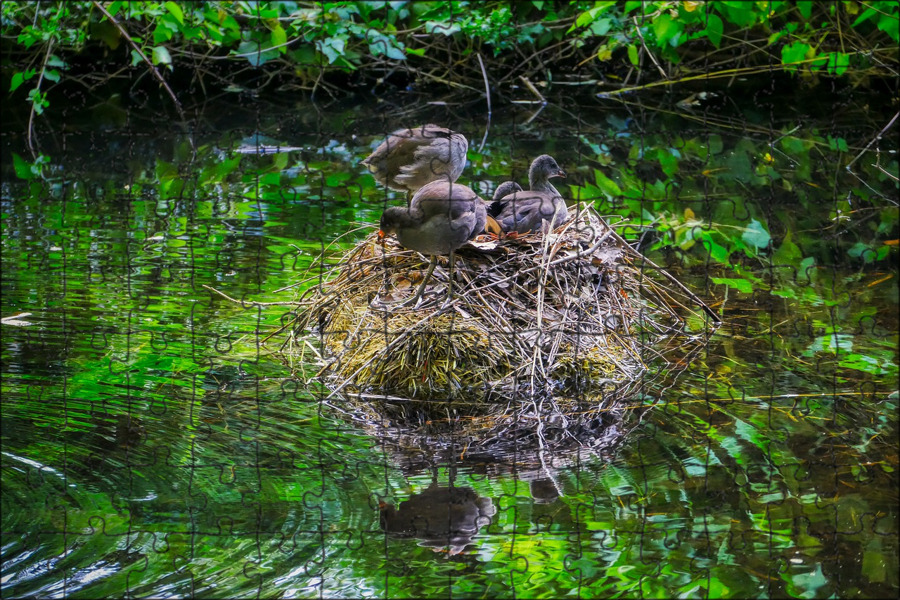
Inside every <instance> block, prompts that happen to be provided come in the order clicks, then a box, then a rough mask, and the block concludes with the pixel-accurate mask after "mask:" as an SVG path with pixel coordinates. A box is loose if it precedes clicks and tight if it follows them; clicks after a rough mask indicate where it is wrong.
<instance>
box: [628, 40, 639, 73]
mask: <svg viewBox="0 0 900 600" xmlns="http://www.w3.org/2000/svg"><path fill="white" fill-rule="evenodd" d="M628 60H629V61H631V64H632V65H634V66H635V67H637V66H638V65H639V64H640V61H639V60H638V51H637V46H635V45H634V44H631V45H629V46H628Z"/></svg>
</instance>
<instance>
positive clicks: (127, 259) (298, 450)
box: [2, 92, 898, 598]
mask: <svg viewBox="0 0 900 600" xmlns="http://www.w3.org/2000/svg"><path fill="white" fill-rule="evenodd" d="M770 96H771V94H768V93H764V94H756V95H755V96H753V97H752V101H750V102H747V105H746V106H744V107H739V106H738V104H740V101H744V100H746V99H745V98H741V97H740V96H738V97H736V98H735V99H730V100H729V101H728V102H723V103H722V104H720V105H717V106H712V107H698V108H696V109H694V110H692V111H685V110H680V109H678V108H677V107H676V104H675V103H676V101H678V100H680V98H671V99H656V100H655V101H654V105H653V106H639V105H636V104H630V105H627V106H619V105H614V104H611V103H606V104H601V103H600V102H599V101H596V100H594V101H592V100H590V99H588V100H581V101H575V100H566V101H564V102H563V103H562V105H558V106H551V107H547V108H546V109H544V110H543V111H541V112H540V113H538V114H536V115H535V114H533V113H530V112H528V111H527V110H525V109H521V108H515V109H511V108H510V109H508V110H506V111H504V112H503V113H502V114H500V115H499V116H498V115H497V114H495V115H494V119H493V121H492V123H491V126H490V130H489V132H488V135H487V138H486V143H485V145H484V146H483V148H480V146H481V142H482V137H483V136H484V133H485V131H484V130H485V125H486V115H485V114H483V113H482V112H480V111H481V107H480V106H479V105H478V104H477V103H476V104H473V105H468V106H467V105H452V104H451V105H449V106H435V105H428V104H417V105H409V106H402V107H396V106H392V107H381V106H379V105H377V104H375V103H373V102H372V101H371V99H368V98H362V99H360V100H358V101H352V102H347V103H344V104H338V103H335V104H331V105H313V104H304V103H302V102H300V101H297V100H293V101H290V102H287V101H285V102H283V103H281V104H277V103H273V104H265V105H263V104H254V103H244V102H242V101H240V100H239V101H235V102H229V103H227V104H224V105H219V106H210V107H207V109H206V110H203V111H201V112H199V113H198V114H199V116H198V117H197V119H196V121H195V122H192V124H191V127H190V132H187V131H185V130H184V128H182V127H180V126H179V124H177V123H175V122H173V121H171V120H166V121H160V120H159V119H158V118H157V119H150V118H146V117H145V116H144V115H146V114H157V115H158V111H159V109H154V110H149V109H148V108H147V107H139V106H131V105H128V104H127V102H125V101H124V100H121V99H118V98H114V99H113V100H110V101H107V102H106V103H105V104H102V103H101V104H93V105H92V108H83V107H80V106H72V107H69V108H68V109H67V110H65V111H64V112H63V113H61V114H57V115H55V116H54V119H55V121H53V123H54V128H53V130H52V131H50V130H49V129H39V134H40V135H39V140H40V142H41V143H42V144H43V146H42V147H43V148H44V152H45V153H46V154H47V155H49V156H50V157H51V159H50V161H49V164H48V165H47V166H46V167H45V174H44V177H40V178H34V179H31V180H26V179H23V178H22V177H21V176H20V177H17V176H16V171H15V169H14V164H15V163H14V160H13V153H16V154H18V155H19V156H27V153H26V151H25V149H24V139H23V137H22V136H21V135H19V134H17V132H20V131H24V129H25V125H24V120H25V119H26V118H27V115H26V116H25V117H23V116H22V115H18V114H13V113H5V114H4V126H3V131H4V136H3V148H2V151H3V185H2V219H3V240H2V250H3V253H2V292H3V296H2V316H3V317H8V316H10V315H13V314H16V313H20V312H27V313H31V314H30V315H28V316H23V317H20V319H19V322H18V323H13V324H4V325H3V328H2V334H3V338H2V360H3V382H2V383H3V388H2V391H3V403H2V411H3V414H2V416H3V421H2V432H3V441H2V444H3V448H2V451H3V453H2V457H3V458H2V468H3V494H2V508H3V517H2V518H3V522H2V523H3V524H2V530H3V541H2V560H3V570H2V589H3V596H4V597H9V598H13V597H26V596H40V597H61V596H66V597H68V596H71V597H85V598H95V597H104V596H128V597H148V596H152V597H161V596H179V597H180V596H187V595H198V596H204V597H257V596H264V597H288V598H291V597H346V596H352V597H369V596H373V597H440V598H447V597H451V596H452V597H503V598H512V597H519V598H531V597H562V596H567V595H568V596H579V597H608V596H623V597H636V596H659V597H671V596H676V595H677V596H684V597H707V596H709V597H747V596H761V597H770V596H775V597H783V596H797V597H826V596H840V597H878V596H888V595H890V596H895V595H896V594H897V588H898V580H897V572H898V548H897V500H898V498H897V489H898V488H897V475H896V469H897V467H898V465H897V444H896V441H897V402H898V400H897V393H896V389H897V334H898V325H897V318H896V312H897V303H898V292H897V277H896V274H897V273H896V264H897V263H896V261H897V251H896V245H891V244H885V243H884V242H885V241H889V240H890V239H894V240H895V239H896V237H897V231H896V225H895V224H896V207H897V204H896V184H895V183H893V182H892V180H891V179H890V177H882V176H880V175H879V173H880V171H879V170H878V169H877V168H874V167H873V166H872V165H876V164H877V165H879V166H881V167H882V168H883V170H887V171H888V172H892V173H893V174H894V175H896V172H897V163H896V154H895V153H894V154H893V155H891V154H890V150H894V151H896V147H895V146H894V147H891V148H888V147H885V146H884V144H886V143H887V142H882V144H879V145H878V147H877V148H873V149H872V151H871V152H870V153H867V154H866V155H865V157H864V159H863V160H861V161H860V164H859V166H858V168H857V169H855V173H856V175H854V174H850V173H846V172H844V170H843V169H839V168H838V167H837V166H836V165H837V164H838V162H839V161H841V160H843V161H844V163H846V162H847V158H846V157H847V156H853V155H855V154H857V153H858V152H859V151H860V150H861V149H862V147H863V146H864V145H865V144H866V143H867V142H868V141H869V140H870V139H871V138H872V137H873V136H874V134H875V133H877V131H878V130H879V129H880V128H881V127H883V125H884V124H885V123H886V122H887V120H888V118H889V117H890V115H889V114H888V112H887V110H886V109H885V111H884V113H883V114H882V113H878V110H880V109H879V107H878V102H877V100H875V99H871V98H856V97H854V96H853V95H852V94H850V93H846V92H843V93H839V92H835V93H834V95H832V96H829V97H827V98H821V99H819V101H820V102H821V103H822V105H821V106H815V105H812V104H811V103H810V102H799V101H795V99H793V98H783V97H782V98H772V97H770ZM864 104H865V105H866V106H867V107H870V108H868V109H867V110H872V111H873V112H874V113H875V114H871V113H865V111H864V110H863V109H862V108H861V107H862V106H863V105H864ZM801 107H802V109H801ZM834 107H838V108H840V110H835V108H834ZM776 115H777V116H776ZM881 117H884V118H883V119H882V118H881ZM426 121H435V122H440V123H443V124H446V125H448V126H450V127H453V128H454V129H459V130H461V131H464V132H465V133H466V134H467V135H468V137H469V139H470V151H469V159H470V164H469V166H468V168H467V171H466V173H465V174H464V175H463V180H464V182H466V183H468V184H469V185H471V186H472V187H474V188H476V189H478V190H480V191H481V192H482V194H483V195H485V196H487V195H489V194H490V191H491V190H492V189H493V186H494V185H495V184H496V183H498V182H499V181H502V180H504V179H508V178H509V176H510V175H513V176H515V177H516V178H518V179H520V180H522V179H524V174H525V170H526V168H527V165H528V163H529V161H530V159H531V158H533V157H534V156H535V155H537V154H539V153H542V152H549V153H551V154H553V155H554V156H555V157H556V158H557V159H558V161H559V162H560V164H561V165H562V166H563V168H565V169H566V170H567V172H569V177H568V178H567V179H566V181H565V183H566V184H568V187H566V186H560V187H561V189H564V190H567V193H568V195H569V197H570V198H579V199H582V200H588V201H594V202H595V204H596V205H597V206H598V208H599V209H600V210H601V211H602V212H604V213H605V214H609V215H616V214H619V215H626V216H628V217H630V218H631V222H632V223H633V224H634V227H633V228H632V229H631V230H630V231H629V235H630V237H633V238H635V239H636V238H638V237H639V236H643V239H642V242H643V244H644V247H645V248H646V249H647V251H648V252H649V253H650V254H651V256H653V257H654V259H655V260H657V261H659V262H662V263H665V264H666V265H667V266H668V267H669V268H670V269H671V270H672V271H673V272H674V273H676V274H678V276H679V278H680V279H682V280H683V281H685V282H686V283H687V284H688V285H689V286H690V287H691V288H692V289H693V290H695V291H696V292H697V293H699V294H701V295H702V296H703V297H705V298H707V299H708V300H709V303H710V304H711V305H712V306H713V307H714V309H715V310H716V311H717V312H718V313H719V314H720V315H721V316H722V317H723V319H724V321H725V323H724V325H723V326H722V327H720V328H718V329H717V330H715V331H714V330H713V329H712V328H710V327H704V326H703V325H702V324H701V325H700V326H699V327H698V328H699V331H701V332H702V333H703V334H704V335H705V336H706V337H705V343H704V345H703V347H702V348H701V349H700V351H699V352H698V353H697V355H696V356H695V357H694V358H693V360H691V361H689V362H685V363H684V364H679V365H675V364H673V365H669V366H664V365H661V366H656V367H654V369H655V370H652V371H651V372H650V373H648V375H647V378H646V381H645V382H644V383H643V384H642V385H640V386H638V388H639V389H638V391H637V392H636V393H635V395H634V397H632V398H629V399H628V404H627V408H626V409H625V410H623V411H622V414H621V415H618V416H617V417H616V422H615V432H616V433H615V434H614V435H610V436H609V438H608V439H606V440H605V441H604V442H603V444H602V445H601V446H602V447H597V448H594V449H593V450H589V449H575V448H573V449H571V450H570V451H566V452H560V453H557V454H551V455H538V454H537V453H534V452H528V451H523V452H521V453H518V452H516V451H510V449H509V447H508V446H505V447H504V450H503V451H502V452H501V451H498V452H496V453H493V454H492V453H489V452H485V453H479V454H476V455H470V454H467V453H466V452H465V447H466V443H467V440H466V439H464V437H460V436H454V435H452V434H449V435H448V437H447V438H446V439H445V440H444V441H443V442H441V443H438V444H435V445H434V446H433V447H431V446H425V447H418V446H415V447H410V445H411V440H410V439H404V438H403V437H402V435H401V436H397V435H390V436H381V435H379V434H378V433H377V431H375V430H374V429H371V428H366V427H365V426H364V425H363V424H360V423H358V422H357V421H355V420H354V419H352V418H351V417H352V415H348V414H346V413H347V412H348V411H349V412H352V404H350V403H346V402H343V401H342V400H341V399H340V398H334V399H332V400H331V401H330V402H328V403H325V402H323V401H322V395H321V393H319V392H318V391H316V390H317V388H316V387H315V386H314V385H307V384H306V383H305V379H303V378H302V377H292V376H291V370H290V368H289V367H288V366H286V365H285V364H284V363H283V362H282V360H284V359H285V357H283V356H272V355H271V353H270V352H269V351H268V350H266V349H265V348H264V347H263V346H262V341H263V339H264V338H265V337H266V336H267V335H268V334H269V333H270V332H271V331H273V330H274V329H276V328H277V327H279V326H280V325H281V324H282V323H283V322H284V319H286V318H288V317H287V313H288V311H289V307H285V306H272V307H263V308H258V307H253V306H240V305H238V304H235V303H232V302H229V301H227V300H225V299H224V298H222V297H221V296H218V295H216V294H214V293H212V292H210V291H209V290H208V289H207V288H205V287H204V286H210V287H213V288H216V289H218V290H221V291H223V292H225V293H226V294H228V295H230V296H232V297H234V298H237V299H240V298H245V299H252V300H260V301H289V300H292V299H294V298H296V295H297V294H298V293H299V291H298V290H297V289H292V290H290V291H287V292H282V293H279V294H275V293H274V292H275V290H278V289H280V288H284V287H286V286H290V285H291V284H294V283H296V282H298V281H299V280H301V279H302V278H303V277H304V276H305V274H306V272H307V270H308V269H309V268H310V267H311V265H312V264H313V261H314V260H315V259H316V257H317V256H318V255H319V254H320V253H321V252H322V251H323V250H324V249H325V247H326V246H328V245H329V244H331V243H332V241H334V240H335V239H337V238H340V240H339V242H338V243H337V244H336V245H333V246H331V247H330V249H329V252H330V253H331V254H330V255H331V256H334V255H335V254H337V253H339V252H340V251H341V250H342V249H346V248H349V247H351V246H352V245H353V244H354V243H355V242H356V241H358V240H360V239H361V238H362V237H363V236H364V235H366V234H367V233H369V232H370V231H371V229H369V228H365V227H361V225H362V224H374V223H377V220H378V218H379V216H380V214H381V211H382V209H383V207H384V203H385V201H386V200H387V201H389V202H392V203H394V202H399V201H400V195H398V194H395V193H393V192H390V193H387V194H386V193H385V191H384V190H383V189H382V188H380V187H378V186H376V185H375V184H374V182H373V180H372V178H371V177H370V176H369V175H368V174H366V173H364V170H363V169H362V168H360V166H359V165H358V161H359V159H360V158H362V157H363V156H365V155H366V154H367V153H368V152H369V151H371V149H372V147H373V146H374V145H375V144H376V143H378V141H379V139H380V137H381V136H382V135H383V132H384V131H385V130H386V129H387V130H390V129H392V128H395V127H397V126H401V125H409V124H416V123H421V122H426ZM788 132H790V133H788ZM842 143H843V144H846V146H842V145H841V144H842ZM260 145H263V146H265V147H266V148H267V149H268V150H267V151H265V152H262V151H260V150H259V146H260ZM285 148H286V150H285ZM875 150H878V153H877V154H876V153H875ZM20 175H22V173H20ZM857 175H858V176H857ZM609 182H613V183H612V184H611V183H609ZM616 192H619V193H616ZM892 210H893V213H891V212H890V211H892ZM891 214H893V215H894V216H893V221H892V222H891V219H890V218H889V217H890V215H891ZM891 223H893V225H892V224H891ZM651 224H652V225H653V226H654V228H655V232H656V233H653V232H652V231H650V228H649V227H647V226H649V225H651ZM892 227H893V229H892ZM735 231H738V232H739V234H737V235H736V234H735V233H734V232H735ZM348 232H350V233H349V234H348ZM763 234H765V235H770V236H771V237H772V244H771V246H770V245H768V240H766V239H764V235H763ZM342 236H343V237H342ZM761 236H762V237H761ZM735 240H738V242H735ZM721 252H725V254H724V256H725V258H724V259H722V256H723V255H722V254H721ZM729 252H730V253H731V254H730V256H729ZM741 282H745V283H741ZM748 286H749V287H748ZM23 321H24V322H25V323H22V322H23ZM695 325H696V324H695ZM287 360H290V358H288V359H287ZM294 367H295V369H296V371H297V372H298V374H302V373H304V372H305V373H307V374H309V373H310V372H315V369H316V367H314V366H312V365H302V364H300V365H294ZM342 409H343V410H342ZM394 433H395V434H396V432H394ZM404 502H405V504H401V503H404ZM382 513H383V515H384V518H383V519H382V518H380V515H381V514H382ZM410 515H412V517H410ZM423 523H424V524H423ZM448 523H449V525H448ZM386 530H387V531H386Z"/></svg>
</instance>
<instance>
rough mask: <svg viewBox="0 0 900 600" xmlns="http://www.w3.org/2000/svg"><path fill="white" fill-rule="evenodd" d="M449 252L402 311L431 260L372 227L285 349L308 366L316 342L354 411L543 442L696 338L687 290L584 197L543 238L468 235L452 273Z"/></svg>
mask: <svg viewBox="0 0 900 600" xmlns="http://www.w3.org/2000/svg"><path fill="white" fill-rule="evenodd" d="M440 258H441V259H442V260H441V262H439V265H438V267H437V268H436V269H435V271H434V274H433V275H432V280H431V281H430V282H429V285H428V288H427V289H426V290H427V291H426V294H425V301H424V302H421V303H420V304H419V305H418V306H416V307H403V306H399V305H395V306H394V307H391V304H390V303H391V302H394V301H400V300H403V299H404V298H407V297H409V295H411V294H413V293H414V292H415V289H416V287H417V286H418V284H419V283H420V282H421V277H422V275H423V273H424V271H425V269H426V267H427V265H428V259H427V257H423V256H422V255H420V254H418V253H417V252H414V251H410V250H406V249H403V248H402V247H400V246H399V245H398V244H397V243H396V242H395V241H393V240H391V239H387V240H379V239H378V237H377V235H376V234H375V233H373V234H371V235H369V236H368V237H367V238H366V239H364V240H363V241H361V242H360V243H359V244H357V245H356V246H355V247H354V248H352V249H351V250H350V251H349V252H348V253H347V254H346V255H345V256H343V257H342V260H341V261H340V262H339V263H338V264H337V265H335V266H333V267H331V268H330V269H329V270H328V271H327V272H326V273H324V274H323V277H322V281H323V282H322V284H321V285H318V286H315V287H313V288H310V289H309V290H307V291H306V293H305V294H304V296H303V298H301V301H300V304H299V307H298V317H297V318H296V319H295V320H294V321H293V322H292V323H291V325H290V327H286V328H285V332H286V335H287V339H286V340H285V341H284V343H283V345H282V347H281V350H282V352H284V353H287V354H289V355H290V356H291V358H292V359H294V360H296V359H297V358H298V357H300V358H301V362H304V361H305V362H309V360H310V356H309V351H310V350H312V351H313V352H314V353H315V357H314V358H315V360H316V361H318V362H319V363H320V364H321V369H320V370H319V372H318V374H317V379H318V380H319V381H321V382H323V383H324V384H325V386H326V387H327V388H328V390H329V391H330V394H329V395H328V398H329V399H332V398H333V397H334V396H336V395H337V394H340V395H341V396H342V397H344V398H346V400H347V403H349V407H350V408H349V410H347V406H348V404H347V403H343V402H342V403H341V406H342V407H343V408H344V409H345V410H347V412H348V413H351V414H354V415H355V416H357V417H363V418H365V419H369V420H372V421H377V422H382V423H384V422H385V420H386V419H387V421H388V422H390V423H392V424H393V425H401V426H405V427H412V428H413V429H415V428H423V427H431V428H433V427H434V426H435V424H436V423H439V422H443V423H451V422H453V423H455V424H456V425H455V426H458V425H459V424H460V423H464V425H465V432H466V433H468V434H471V435H473V436H475V437H477V438H478V439H479V440H482V441H487V440H489V439H491V438H496V437H497V436H498V435H500V434H501V433H502V432H503V431H504V430H509V429H510V428H511V427H512V426H513V425H514V424H519V425H517V427H519V428H520V427H521V424H522V423H528V422H532V423H534V425H535V427H536V428H537V433H538V435H537V438H536V442H537V443H538V444H541V445H543V444H546V443H547V441H548V439H547V436H546V435H543V434H542V433H541V431H542V430H549V429H550V428H553V429H560V430H562V431H568V432H570V435H569V436H568V437H572V435H573V434H572V433H571V432H573V431H574V429H573V427H572V425H573V421H574V420H577V421H578V422H579V423H595V424H596V423H597V422H598V419H599V420H600V422H602V414H603V413H604V412H607V411H614V412H618V411H619V410H621V408H622V403H623V402H625V401H626V400H627V399H628V397H629V396H630V395H631V394H632V392H633V389H634V387H635V386H636V385H637V383H638V382H641V381H642V377H643V376H644V374H645V373H646V371H647V361H648V360H653V359H655V358H657V357H658V356H659V355H660V350H661V348H662V347H663V346H666V345H671V343H672V342H673V341H675V342H676V344H677V345H683V344H684V343H685V342H687V341H689V340H692V339H695V337H696V336H693V335H691V334H689V333H688V332H686V330H685V326H684V324H685V320H686V319H688V318H690V317H692V316H694V317H698V318H699V317H700V316H701V315H700V312H699V311H698V310H695V309H693V308H691V307H690V304H691V303H690V301H689V299H688V297H687V296H685V294H683V293H679V292H677V290H676V291H673V287H674V286H671V285H664V284H662V283H660V281H659V279H656V278H651V277H648V276H647V273H646V271H645V266H646V263H645V261H644V259H643V257H641V256H640V254H638V253H637V252H636V251H635V250H633V249H632V248H631V247H629V246H628V245H627V243H626V242H625V241H624V240H623V239H622V238H621V237H620V236H619V235H617V234H616V233H615V231H614V230H613V229H612V228H611V227H610V226H609V225H608V224H607V223H606V222H605V221H604V220H603V219H602V218H601V217H600V216H599V215H597V213H596V212H595V211H594V210H593V209H592V208H589V207H585V206H583V205H577V206H574V207H571V208H570V209H569V218H568V219H567V221H566V222H565V223H564V224H563V225H562V226H560V227H558V228H557V229H556V230H555V231H554V232H552V233H548V234H546V235H545V234H541V233H534V234H527V235H522V236H519V237H518V238H515V239H504V240H499V241H498V240H486V241H484V240H483V238H482V239H481V240H479V241H473V242H469V243H467V244H466V245H465V246H463V247H462V248H460V249H459V250H458V251H457V256H456V262H455V265H454V270H453V273H452V274H451V273H450V272H449V271H448V268H447V266H448V263H449V261H448V260H447V257H440ZM451 276H452V277H453V278H454V280H453V295H452V297H451V299H450V301H449V302H445V301H444V300H445V298H446V292H447V287H448V283H449V278H450V277H451ZM669 283H671V282H669ZM679 285H680V284H679ZM684 291H685V292H687V290H684ZM687 294H690V293H689V292H687ZM691 296H692V295H691ZM692 297H693V299H694V300H696V297H694V296H692ZM702 308H703V309H705V310H706V311H708V309H707V308H706V307H705V306H702ZM591 428H592V427H587V429H586V430H585V431H584V432H583V433H584V435H587V437H590V435H588V431H587V430H589V429H591ZM420 430H421V429H420ZM421 431H424V430H421ZM563 437H567V436H565V435H564V436H563Z"/></svg>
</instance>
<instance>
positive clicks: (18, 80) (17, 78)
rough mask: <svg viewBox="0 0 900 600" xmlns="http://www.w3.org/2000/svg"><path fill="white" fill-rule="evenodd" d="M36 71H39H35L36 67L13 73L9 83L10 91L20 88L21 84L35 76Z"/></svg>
mask: <svg viewBox="0 0 900 600" xmlns="http://www.w3.org/2000/svg"><path fill="white" fill-rule="evenodd" d="M36 72H37V71H35V70H34V69H28V70H26V71H23V72H21V73H13V76H12V81H11V82H10V84H9V91H11V92H14V91H15V90H16V88H18V87H19V86H20V85H22V84H23V83H25V82H26V81H28V80H29V79H31V78H32V77H34V74H35V73H36Z"/></svg>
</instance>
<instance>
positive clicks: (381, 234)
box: [378, 229, 387, 242]
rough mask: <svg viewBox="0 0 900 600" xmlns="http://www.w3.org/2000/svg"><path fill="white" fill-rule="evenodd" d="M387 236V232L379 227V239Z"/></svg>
mask: <svg viewBox="0 0 900 600" xmlns="http://www.w3.org/2000/svg"><path fill="white" fill-rule="evenodd" d="M386 237H387V234H386V233H385V232H384V231H382V230H381V229H379V230H378V241H379V242H380V241H382V240H384V238H386Z"/></svg>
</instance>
